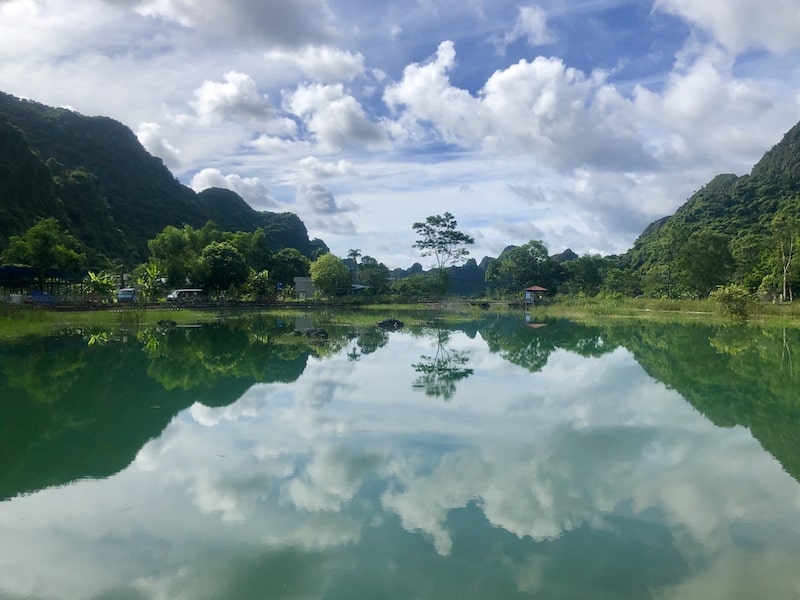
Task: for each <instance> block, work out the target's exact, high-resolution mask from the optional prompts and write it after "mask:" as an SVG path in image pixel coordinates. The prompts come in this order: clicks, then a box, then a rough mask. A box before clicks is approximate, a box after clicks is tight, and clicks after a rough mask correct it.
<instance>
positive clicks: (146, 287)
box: [134, 262, 164, 302]
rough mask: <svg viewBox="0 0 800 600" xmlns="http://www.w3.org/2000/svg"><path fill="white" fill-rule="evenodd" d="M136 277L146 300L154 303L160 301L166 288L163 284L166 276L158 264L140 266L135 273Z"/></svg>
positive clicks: (150, 263) (149, 263) (151, 263)
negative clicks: (160, 296) (159, 298)
mask: <svg viewBox="0 0 800 600" xmlns="http://www.w3.org/2000/svg"><path fill="white" fill-rule="evenodd" d="M134 277H135V279H136V284H137V285H138V286H139V291H140V292H141V294H142V295H143V296H144V298H145V300H147V301H149V302H154V301H155V300H157V299H158V297H159V295H161V292H162V291H163V288H164V285H163V284H162V282H161V280H162V279H163V277H164V275H163V273H162V272H161V269H159V267H158V265H157V264H156V263H154V262H148V263H144V264H143V265H140V266H139V267H138V268H137V269H136V271H135V272H134Z"/></svg>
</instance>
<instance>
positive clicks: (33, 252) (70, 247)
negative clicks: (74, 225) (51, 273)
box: [2, 217, 86, 280]
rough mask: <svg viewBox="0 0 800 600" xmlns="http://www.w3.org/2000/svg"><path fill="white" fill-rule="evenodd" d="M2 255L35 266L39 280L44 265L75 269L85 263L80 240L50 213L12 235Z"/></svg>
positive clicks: (46, 267) (80, 268)
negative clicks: (26, 228)
mask: <svg viewBox="0 0 800 600" xmlns="http://www.w3.org/2000/svg"><path fill="white" fill-rule="evenodd" d="M2 259H3V261H4V262H7V263H14V264H22V265H27V266H30V267H33V268H35V269H36V270H37V271H38V272H39V278H40V280H43V279H44V273H45V270H47V269H61V270H63V271H66V272H68V273H77V272H80V271H81V270H82V269H83V267H84V265H85V263H86V255H85V254H84V253H83V249H82V247H81V244H80V242H78V240H76V239H75V237H73V236H72V234H70V233H69V232H68V231H67V230H65V229H62V228H61V226H60V225H59V223H58V221H57V220H56V219H55V218H53V217H50V218H47V219H40V220H39V221H37V223H36V224H35V225H34V226H33V227H31V228H30V229H29V230H28V231H27V232H25V234H23V235H21V236H17V235H15V236H12V237H11V239H10V240H9V243H8V247H7V248H6V250H5V252H4V253H3V255H2Z"/></svg>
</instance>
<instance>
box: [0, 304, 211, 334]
mask: <svg viewBox="0 0 800 600" xmlns="http://www.w3.org/2000/svg"><path fill="white" fill-rule="evenodd" d="M217 318H218V315H217V314H216V313H210V312H205V311H196V310H148V311H144V310H136V309H126V310H114V311H112V310H92V311H75V312H57V311H49V310H44V309H41V308H27V307H18V306H7V305H6V306H4V305H0V339H14V338H20V337H25V336H29V335H50V334H53V333H57V332H59V331H63V330H64V329H67V328H105V329H110V328H125V329H134V328H136V327H139V326H148V325H155V324H156V323H158V322H159V321H162V320H166V319H169V320H172V321H175V322H176V323H178V324H188V323H200V322H207V321H214V320H216V319H217Z"/></svg>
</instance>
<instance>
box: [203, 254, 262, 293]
mask: <svg viewBox="0 0 800 600" xmlns="http://www.w3.org/2000/svg"><path fill="white" fill-rule="evenodd" d="M201 262H202V273H203V276H204V283H205V285H206V287H208V288H210V289H212V290H214V291H216V292H220V291H223V290H227V289H229V288H230V287H232V286H241V285H243V284H244V283H245V282H246V281H247V278H248V276H249V275H250V269H249V268H248V267H247V263H246V262H245V260H244V257H243V256H242V255H241V254H239V251H238V250H237V249H236V248H235V247H234V246H233V244H231V243H230V242H211V243H210V244H209V245H208V246H206V247H205V248H204V249H203V253H202V255H201Z"/></svg>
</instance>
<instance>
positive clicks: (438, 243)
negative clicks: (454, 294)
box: [412, 212, 475, 294]
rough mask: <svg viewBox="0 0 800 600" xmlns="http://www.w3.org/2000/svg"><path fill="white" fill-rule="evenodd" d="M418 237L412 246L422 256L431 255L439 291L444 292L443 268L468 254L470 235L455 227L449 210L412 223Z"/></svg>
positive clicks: (454, 220) (458, 261)
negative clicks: (436, 273) (434, 262)
mask: <svg viewBox="0 0 800 600" xmlns="http://www.w3.org/2000/svg"><path fill="white" fill-rule="evenodd" d="M412 227H413V229H414V231H415V232H416V234H417V235H419V236H420V238H419V239H418V240H417V241H416V242H415V243H414V245H413V247H414V248H417V249H418V250H419V251H420V255H422V256H433V258H434V260H435V261H436V269H437V272H438V280H439V292H440V293H441V294H443V293H444V291H445V289H444V283H445V281H444V268H445V267H447V266H449V265H457V264H459V263H460V262H462V261H463V260H464V259H465V258H466V257H467V256H468V255H469V250H467V246H468V245H470V244H474V243H475V240H474V238H473V237H472V236H470V235H467V234H466V233H464V232H462V231H459V230H458V229H456V227H458V222H457V221H456V218H455V217H454V216H453V215H452V214H450V213H449V212H446V213H444V214H443V215H432V216H430V217H428V218H427V219H425V221H424V222H417V223H414V225H413V226H412Z"/></svg>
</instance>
